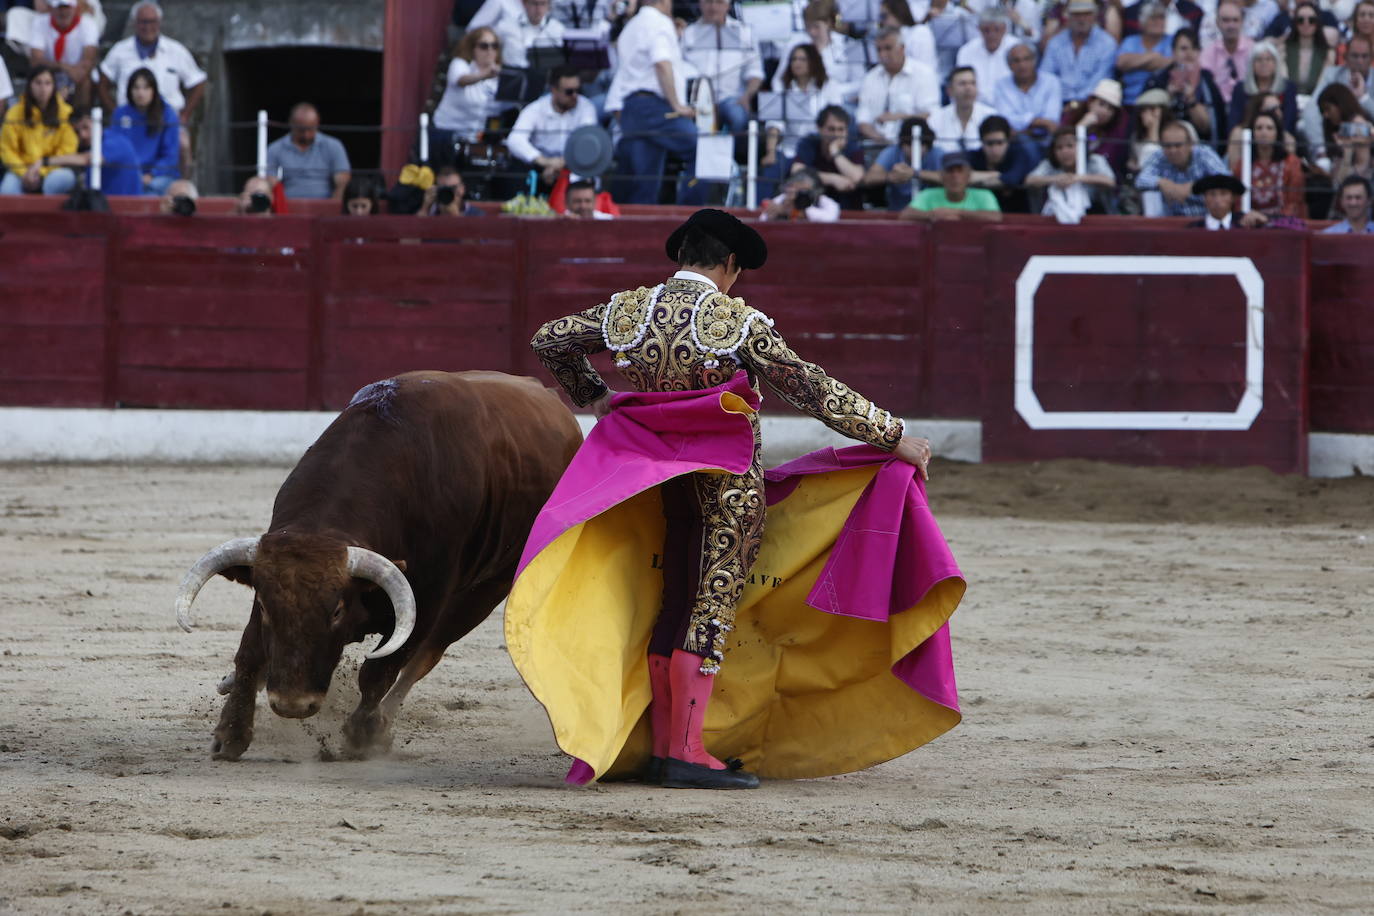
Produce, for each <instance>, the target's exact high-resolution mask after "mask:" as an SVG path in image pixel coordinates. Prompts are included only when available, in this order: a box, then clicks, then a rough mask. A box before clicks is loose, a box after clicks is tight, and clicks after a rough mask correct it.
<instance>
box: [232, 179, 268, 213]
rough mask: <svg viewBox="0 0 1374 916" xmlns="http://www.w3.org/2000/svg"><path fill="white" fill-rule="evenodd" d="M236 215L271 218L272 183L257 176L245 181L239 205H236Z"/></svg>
mask: <svg viewBox="0 0 1374 916" xmlns="http://www.w3.org/2000/svg"><path fill="white" fill-rule="evenodd" d="M234 213H235V214H236V215H238V216H271V215H272V183H271V182H270V181H268V180H267V179H266V178H261V177H259V176H257V175H254V176H253V177H252V178H249V179H248V180H247V181H245V182H244V183H243V190H242V191H241V192H240V193H239V199H238V203H236V204H235V205H234Z"/></svg>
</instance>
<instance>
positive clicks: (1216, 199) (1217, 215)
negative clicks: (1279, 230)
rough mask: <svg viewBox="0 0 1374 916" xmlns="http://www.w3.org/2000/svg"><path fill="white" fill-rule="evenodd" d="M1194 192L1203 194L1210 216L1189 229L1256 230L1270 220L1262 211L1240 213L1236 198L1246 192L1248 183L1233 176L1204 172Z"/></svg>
mask: <svg viewBox="0 0 1374 916" xmlns="http://www.w3.org/2000/svg"><path fill="white" fill-rule="evenodd" d="M1193 193H1194V194H1201V195H1202V202H1203V204H1204V205H1205V206H1206V207H1207V215H1206V216H1205V217H1203V218H1202V219H1199V220H1194V221H1193V222H1191V223H1189V224H1188V226H1187V228H1189V229H1206V230H1208V231H1209V232H1227V231H1229V230H1231V229H1256V228H1258V227H1260V226H1263V225H1264V224H1265V223H1267V222H1269V220H1268V218H1267V217H1265V215H1264V214H1263V213H1260V212H1259V211H1258V210H1251V211H1250V212H1249V213H1244V214H1242V213H1236V212H1235V209H1236V201H1238V200H1240V198H1241V196H1242V195H1243V194H1244V193H1245V185H1244V184H1242V183H1241V180H1240V179H1239V178H1236V177H1234V176H1232V175H1226V174H1222V175H1204V176H1203V177H1201V178H1199V179H1198V180H1197V181H1195V182H1193Z"/></svg>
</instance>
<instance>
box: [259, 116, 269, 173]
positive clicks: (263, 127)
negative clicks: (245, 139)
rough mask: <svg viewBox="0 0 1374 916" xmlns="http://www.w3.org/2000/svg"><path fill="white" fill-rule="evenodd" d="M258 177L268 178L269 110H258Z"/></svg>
mask: <svg viewBox="0 0 1374 916" xmlns="http://www.w3.org/2000/svg"><path fill="white" fill-rule="evenodd" d="M258 177H259V178H266V177H267V110H266V109H262V108H260V109H258Z"/></svg>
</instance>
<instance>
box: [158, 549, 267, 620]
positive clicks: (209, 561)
mask: <svg viewBox="0 0 1374 916" xmlns="http://www.w3.org/2000/svg"><path fill="white" fill-rule="evenodd" d="M257 556H258V539H257V538H234V539H233V540H232V541H225V542H224V543H223V544H220V545H219V546H218V547H216V548H215V549H214V550H212V551H210V552H209V553H207V554H206V555H205V556H203V557H201V558H200V559H199V560H197V561H196V565H195V566H192V567H191V568H190V569H189V570H187V572H186V576H185V578H183V579H182V580H181V588H180V589H179V590H178V591H177V623H178V624H180V625H181V628H182V629H183V630H185V631H186V632H187V633H189V632H191V603H192V602H193V601H195V600H196V595H197V594H199V593H200V590H201V587H202V586H204V585H205V583H206V582H209V581H210V578H211V577H212V576H214V575H215V574H216V573H220V572H223V571H224V570H226V569H228V568H229V567H231V566H252V565H253V561H254V560H255V559H257Z"/></svg>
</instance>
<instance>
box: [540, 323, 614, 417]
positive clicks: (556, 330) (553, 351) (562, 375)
mask: <svg viewBox="0 0 1374 916" xmlns="http://www.w3.org/2000/svg"><path fill="white" fill-rule="evenodd" d="M605 317H606V306H604V305H598V306H596V307H595V308H589V309H587V310H586V311H585V312H578V313H577V314H575V315H568V316H567V317H565V318H557V319H555V320H553V321H550V322H549V323H548V324H546V325H544V326H543V327H542V328H540V329H539V333H538V334H535V335H534V339H533V340H531V341H530V346H531V347H532V348H534V354H535V356H538V357H539V361H540V362H541V363H543V364H544V366H545V368H547V369H548V370H549V372H551V373H553V377H554V378H556V379H557V380H558V384H560V385H562V386H563V387H564V389H566V390H567V392H568V396H569V397H571V398H572V400H573V403H574V404H576V405H577V406H578V407H586V406H587V405H588V404H590V403H591V402H592V401H595V400H596V399H597V398H599V397H601V396H602V395H603V394H605V393H606V392H607V391H608V390H609V389H608V388H607V387H606V383H605V382H604V381H602V380H601V376H600V375H599V374H598V373H597V371H596V370H595V369H593V368H592V364H591V362H590V361H589V360H588V359H587V354H589V353H599V352H600V351H602V350H604V349H606V342H605V340H604V339H603V338H602V336H601V323H602V321H603V320H604V319H605Z"/></svg>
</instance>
